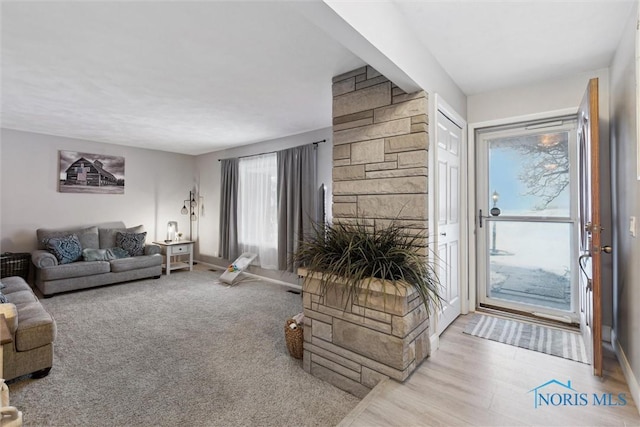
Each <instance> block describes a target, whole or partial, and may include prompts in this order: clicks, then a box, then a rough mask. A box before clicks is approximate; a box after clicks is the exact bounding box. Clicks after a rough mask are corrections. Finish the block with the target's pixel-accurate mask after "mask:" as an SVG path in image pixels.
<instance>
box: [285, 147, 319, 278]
mask: <svg viewBox="0 0 640 427" xmlns="http://www.w3.org/2000/svg"><path fill="white" fill-rule="evenodd" d="M317 168H318V166H317V152H316V146H315V144H309V145H303V146H301V147H294V148H289V149H287V150H282V151H278V269H280V270H288V271H295V270H296V269H297V267H298V266H297V265H294V264H293V263H292V262H291V256H292V255H293V254H294V253H295V251H296V250H297V249H298V243H299V242H300V241H301V240H303V239H304V237H305V236H306V235H308V234H309V233H311V231H312V230H313V222H314V221H316V220H317V219H318V218H317V201H316V199H317V197H316V196H317V194H316V176H317V173H318V172H317Z"/></svg>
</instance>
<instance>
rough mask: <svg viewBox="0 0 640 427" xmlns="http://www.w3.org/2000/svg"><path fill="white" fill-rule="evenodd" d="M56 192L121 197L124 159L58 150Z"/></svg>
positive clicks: (122, 192)
mask: <svg viewBox="0 0 640 427" xmlns="http://www.w3.org/2000/svg"><path fill="white" fill-rule="evenodd" d="M58 191H59V192H60V193H92V194H124V157H120V156H109V155H106V154H89V153H80V152H77V151H63V150H60V178H59V180H58Z"/></svg>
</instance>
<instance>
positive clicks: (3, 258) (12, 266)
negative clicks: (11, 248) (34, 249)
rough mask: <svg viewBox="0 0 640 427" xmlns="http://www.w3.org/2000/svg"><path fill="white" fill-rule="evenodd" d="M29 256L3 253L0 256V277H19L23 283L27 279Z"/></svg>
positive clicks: (27, 254)
mask: <svg viewBox="0 0 640 427" xmlns="http://www.w3.org/2000/svg"><path fill="white" fill-rule="evenodd" d="M30 265H31V254H29V253H28V252H24V253H11V252H5V253H3V254H2V255H0V277H10V276H20V277H22V278H23V279H24V280H25V281H26V280H28V278H29V267H30Z"/></svg>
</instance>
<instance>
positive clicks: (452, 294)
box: [434, 111, 462, 335]
mask: <svg viewBox="0 0 640 427" xmlns="http://www.w3.org/2000/svg"><path fill="white" fill-rule="evenodd" d="M437 127H438V128H437V130H436V141H437V148H438V152H437V155H436V156H437V157H436V176H435V179H436V188H437V193H436V194H437V196H436V198H435V204H436V206H435V210H434V211H435V223H436V231H437V234H436V237H435V241H436V248H437V249H436V254H437V256H438V259H437V260H436V265H437V271H438V273H439V276H438V277H439V278H440V282H441V284H442V286H443V289H442V296H443V299H444V302H443V305H442V309H441V311H440V312H439V313H438V321H437V325H436V332H437V334H438V335H440V334H441V333H442V332H443V331H444V330H445V329H446V328H447V326H449V325H450V324H451V322H453V321H454V320H455V319H456V317H458V316H459V315H460V303H461V299H460V267H461V262H460V260H461V245H460V164H461V162H460V157H461V150H462V129H461V128H460V127H459V126H458V125H457V124H456V123H454V122H453V121H452V120H450V119H449V118H448V117H447V116H445V115H444V114H443V113H442V112H441V111H438V121H437Z"/></svg>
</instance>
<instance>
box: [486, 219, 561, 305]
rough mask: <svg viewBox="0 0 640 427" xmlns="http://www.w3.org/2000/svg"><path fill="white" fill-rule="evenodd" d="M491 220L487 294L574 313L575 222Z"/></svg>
mask: <svg viewBox="0 0 640 427" xmlns="http://www.w3.org/2000/svg"><path fill="white" fill-rule="evenodd" d="M488 223H489V224H488V227H487V232H489V233H490V234H491V237H490V238H489V239H487V242H488V244H489V247H488V248H487V252H488V253H489V277H488V282H489V286H488V287H487V292H488V294H487V297H489V298H494V299H498V300H503V301H512V302H516V303H521V304H527V305H531V306H541V307H547V308H553V309H557V310H562V311H567V312H571V311H572V306H571V303H572V301H571V293H572V292H571V282H572V280H571V259H572V257H571V255H572V249H571V248H572V241H573V236H572V226H571V224H570V223H545V222H526V221H497V220H495V221H488Z"/></svg>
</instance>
